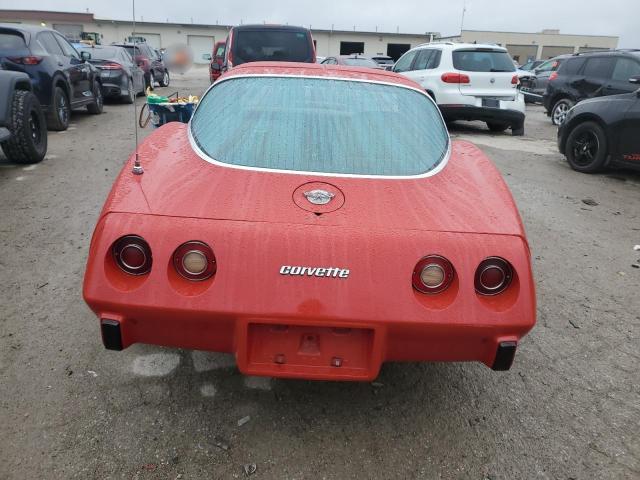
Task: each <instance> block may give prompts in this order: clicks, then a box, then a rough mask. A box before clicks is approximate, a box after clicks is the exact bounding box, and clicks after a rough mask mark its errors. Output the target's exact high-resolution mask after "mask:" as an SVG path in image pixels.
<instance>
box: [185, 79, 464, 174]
mask: <svg viewBox="0 0 640 480" xmlns="http://www.w3.org/2000/svg"><path fill="white" fill-rule="evenodd" d="M252 77H271V78H303V79H304V78H313V79H318V80H338V81H347V82H362V83H374V84H379V85H389V86H392V87H398V88H406V89H407V90H413V91H414V92H418V93H420V94H421V95H424V96H425V97H426V98H427V99H428V100H429V101H430V102H431V103H432V104H433V106H434V107H435V109H436V111H437V112H438V115H439V116H440V120H442V125H443V127H444V130H445V132H446V134H447V149H446V151H445V152H444V155H443V156H442V159H441V160H440V163H439V164H438V165H437V166H436V167H435V168H433V169H432V170H429V171H428V172H425V173H420V174H418V175H361V174H356V173H332V172H307V171H300V170H285V169H275V168H263V167H249V166H246V165H234V164H232V163H226V162H222V161H220V160H216V159H215V158H213V157H210V156H209V155H207V154H206V153H205V152H203V151H202V150H201V149H200V147H199V146H198V144H197V143H196V141H195V139H194V138H193V133H192V129H191V122H192V121H193V117H194V116H195V115H196V113H197V112H198V108H200V105H201V102H202V100H204V98H205V97H206V96H207V95H208V94H209V92H210V91H211V90H212V89H214V88H215V87H216V86H217V85H220V84H221V83H223V82H226V81H229V80H234V79H238V78H252ZM187 132H188V137H189V143H190V145H191V148H192V149H193V151H194V152H195V153H196V154H197V155H198V156H199V157H200V158H202V159H203V160H204V161H206V162H209V163H212V164H214V165H218V166H219V167H227V168H235V169H238V170H250V171H254V172H268V173H287V174H293V175H315V176H320V177H339V178H377V179H393V180H406V179H416V178H427V177H431V176H433V175H436V174H437V173H439V172H440V171H441V170H443V169H444V167H445V166H446V165H447V163H449V158H450V157H451V136H450V135H449V131H448V129H447V128H446V124H445V121H444V118H443V117H442V113H441V112H440V109H439V108H438V105H437V104H436V103H435V102H434V101H433V99H432V98H431V96H430V95H429V94H428V93H427V92H426V91H423V90H420V89H418V88H415V87H410V86H408V85H402V84H399V83H393V82H384V81H380V80H369V79H362V78H344V77H337V76H324V75H291V74H272V73H251V74H243V75H231V76H229V77H226V78H220V79H219V80H217V81H216V82H215V83H213V84H211V86H209V88H208V89H207V91H206V92H205V93H204V95H202V98H201V99H200V103H198V106H197V107H196V109H195V111H194V112H193V115H192V116H191V119H190V120H189V123H188V125H187Z"/></svg>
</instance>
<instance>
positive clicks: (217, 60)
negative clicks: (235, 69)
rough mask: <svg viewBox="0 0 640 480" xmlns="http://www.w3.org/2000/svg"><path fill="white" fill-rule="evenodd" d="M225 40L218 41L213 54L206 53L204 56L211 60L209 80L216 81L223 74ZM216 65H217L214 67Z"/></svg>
mask: <svg viewBox="0 0 640 480" xmlns="http://www.w3.org/2000/svg"><path fill="white" fill-rule="evenodd" d="M225 45H226V43H225V42H216V44H215V45H214V46H213V52H212V55H209V54H205V55H203V58H204V59H205V60H209V81H210V82H211V83H213V82H215V81H216V80H217V79H218V78H219V77H220V75H221V71H220V70H221V68H222V64H223V63H224V50H225ZM214 65H215V67H214Z"/></svg>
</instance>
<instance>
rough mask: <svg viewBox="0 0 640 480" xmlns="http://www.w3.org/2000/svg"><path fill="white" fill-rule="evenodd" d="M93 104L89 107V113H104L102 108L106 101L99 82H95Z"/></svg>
mask: <svg viewBox="0 0 640 480" xmlns="http://www.w3.org/2000/svg"><path fill="white" fill-rule="evenodd" d="M92 92H93V102H92V103H90V104H89V105H87V110H88V111H89V113H92V114H94V115H98V114H100V113H102V107H103V106H104V99H103V98H102V89H101V88H100V84H99V83H98V81H97V80H94V81H93V90H92Z"/></svg>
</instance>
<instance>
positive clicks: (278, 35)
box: [232, 29, 313, 65]
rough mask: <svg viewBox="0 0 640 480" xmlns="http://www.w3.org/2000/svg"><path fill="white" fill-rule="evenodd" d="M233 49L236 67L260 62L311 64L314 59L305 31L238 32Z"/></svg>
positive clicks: (268, 30)
mask: <svg viewBox="0 0 640 480" xmlns="http://www.w3.org/2000/svg"><path fill="white" fill-rule="evenodd" d="M232 49H233V63H234V65H240V64H242V63H246V62H259V61H279V62H310V61H311V60H312V58H313V49H312V45H311V42H310V40H309V35H308V33H307V32H305V31H296V30H275V29H264V30H237V31H236V32H235V37H234V41H233V47H232Z"/></svg>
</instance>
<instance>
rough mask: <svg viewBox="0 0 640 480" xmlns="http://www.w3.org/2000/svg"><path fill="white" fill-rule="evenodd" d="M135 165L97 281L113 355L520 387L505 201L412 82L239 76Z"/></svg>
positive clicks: (213, 91) (319, 376)
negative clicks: (446, 365)
mask: <svg viewBox="0 0 640 480" xmlns="http://www.w3.org/2000/svg"><path fill="white" fill-rule="evenodd" d="M336 78H337V79H339V80H340V81H335V79H336ZM372 99H377V100H379V101H373V102H372ZM212 125H215V128H212ZM248 133H250V134H248ZM139 150H140V151H141V152H144V155H141V158H142V159H143V164H142V166H143V167H144V162H149V165H150V168H149V169H148V170H146V171H145V173H143V174H142V175H143V176H144V178H143V179H142V181H140V177H139V176H137V175H135V174H134V173H133V172H132V170H131V165H127V166H126V167H125V168H124V169H123V170H122V172H121V173H120V176H119V177H118V178H117V179H116V181H115V183H114V185H113V188H112V190H111V193H110V195H109V196H108V198H107V201H106V203H105V205H104V207H103V209H102V213H101V215H100V218H99V219H98V224H97V226H96V229H95V233H94V235H93V239H92V241H91V245H90V249H89V258H88V262H87V269H86V273H85V277H84V291H83V294H84V299H85V301H86V302H87V304H88V305H89V307H90V308H91V309H92V310H93V312H95V314H96V315H97V317H98V322H99V325H100V328H101V333H102V341H103V343H104V346H105V347H106V348H108V349H112V350H122V349H124V348H126V347H128V346H130V345H132V344H135V343H147V344H157V345H166V346H172V347H177V348H190V349H198V350H209V351H220V352H229V353H233V354H235V358H236V360H237V365H238V368H239V369H240V371H241V372H242V373H243V374H246V375H265V376H273V377H289V378H304V379H312V380H351V381H355V380H359V381H371V380H372V379H374V378H376V376H377V375H378V372H379V370H380V367H381V365H382V363H384V362H389V361H447V362H452V361H478V362H482V363H484V364H485V365H487V366H489V367H491V368H493V369H494V370H507V369H509V367H510V366H511V363H512V361H513V359H514V355H515V353H516V348H517V346H518V342H519V341H520V339H521V338H522V337H524V336H525V335H526V334H527V332H528V331H529V330H530V329H531V328H532V327H533V325H534V323H535V317H536V302H535V291H534V282H533V276H532V269H531V253H530V250H529V246H528V243H527V238H526V234H525V231H524V229H523V226H522V221H521V219H520V215H519V214H518V210H517V208H516V206H515V204H514V202H513V199H512V197H511V194H510V192H509V189H508V187H507V185H506V184H505V182H504V180H503V179H502V176H501V175H500V172H498V170H497V169H496V168H495V166H494V165H493V164H492V163H491V161H490V160H489V159H488V158H487V157H486V156H485V154H484V153H483V152H482V151H481V150H480V149H479V148H477V147H475V146H474V145H472V144H470V143H467V142H452V141H451V140H450V138H449V135H448V133H447V129H446V126H445V124H444V122H443V120H442V117H441V115H440V113H439V111H438V109H437V107H436V105H435V103H434V102H433V101H432V100H431V98H429V96H428V95H427V94H426V92H425V91H424V89H423V88H422V87H421V86H420V85H418V84H417V83H415V82H412V81H411V80H409V79H407V78H402V77H400V76H399V75H395V74H393V73H389V72H385V71H381V70H373V69H371V70H367V71H364V70H362V69H356V68H353V67H340V68H338V67H335V66H334V67H332V66H322V65H317V64H309V65H307V66H305V68H292V66H291V64H282V63H278V62H265V63H261V64H250V63H248V64H244V65H241V66H239V67H235V68H234V69H233V70H231V71H230V72H229V73H227V74H226V75H224V76H222V77H221V78H220V79H219V80H218V81H216V82H215V83H214V84H213V85H212V86H211V87H210V88H209V89H208V90H207V92H206V93H205V94H204V96H203V98H202V99H201V101H200V104H199V105H198V108H197V109H196V111H195V113H194V115H193V118H192V119H191V122H190V124H189V125H184V124H181V123H177V122H173V123H169V124H167V125H165V126H163V127H161V129H160V130H159V131H158V133H157V134H154V135H150V136H148V137H147V138H146V139H145V140H144V142H143V143H142V144H141V145H140V147H139ZM151 166H152V168H151ZM194 172H197V175H194ZM169 179H170V180H171V181H168V180H169ZM175 185H180V188H175ZM238 192H242V194H241V198H240V199H239V198H238ZM141 198H144V201H142V202H141V201H140V199H141ZM371 252H375V261H373V260H372V258H371ZM381 266H382V267H384V268H381Z"/></svg>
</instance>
